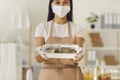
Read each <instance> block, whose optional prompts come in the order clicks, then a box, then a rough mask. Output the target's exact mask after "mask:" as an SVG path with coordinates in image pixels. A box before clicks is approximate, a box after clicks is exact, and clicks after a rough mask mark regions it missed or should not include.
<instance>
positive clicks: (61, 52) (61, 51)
mask: <svg viewBox="0 0 120 80" xmlns="http://www.w3.org/2000/svg"><path fill="white" fill-rule="evenodd" d="M78 48H79V46H77V45H74V44H45V45H43V51H44V52H46V55H47V57H48V58H74V56H75V53H76V52H77V49H78ZM81 50H82V48H81Z"/></svg>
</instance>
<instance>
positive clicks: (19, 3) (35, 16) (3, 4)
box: [0, 0, 120, 80]
mask: <svg viewBox="0 0 120 80" xmlns="http://www.w3.org/2000/svg"><path fill="white" fill-rule="evenodd" d="M48 3H49V0H0V44H3V43H4V42H5V44H6V43H14V44H17V43H18V42H20V41H21V40H22V44H20V46H21V51H20V53H19V56H21V57H22V58H21V59H20V61H21V64H22V67H21V69H22V72H23V74H22V79H23V80H26V71H27V70H28V68H29V66H31V67H32V71H33V80H38V75H39V70H40V64H39V63H37V62H36V61H35V59H34V53H35V40H34V33H35V28H36V26H37V25H38V24H39V23H40V22H45V21H47V14H48ZM119 3H120V0H73V22H74V23H76V24H78V25H80V26H81V27H83V28H84V29H85V32H86V36H85V37H86V44H85V54H86V56H85V57H84V59H83V60H82V61H81V62H80V64H79V65H80V66H81V67H83V68H84V67H86V66H93V65H95V64H96V58H97V59H99V60H100V61H102V60H104V61H105V63H106V66H107V68H108V67H109V70H108V71H109V72H110V71H111V69H112V70H113V69H116V70H114V72H115V71H117V72H116V73H115V74H117V75H119V74H120V72H119V71H120V66H119V64H120V5H119ZM19 38H20V40H19V41H18V39H19ZM0 49H2V48H0ZM1 51H2V50H1ZM18 52H19V51H18V49H17V50H16V53H18ZM1 54H2V52H1ZM16 56H18V55H16ZM1 59H2V57H1V56H0V61H1V62H2V60H1ZM19 63H20V62H19ZM1 65H2V64H1ZM112 72H113V71H112ZM17 74H18V73H17ZM112 75H113V76H112V77H113V80H115V79H116V80H120V77H119V76H116V75H114V74H112ZM17 80H20V79H17Z"/></svg>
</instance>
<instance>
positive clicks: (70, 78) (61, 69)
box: [39, 22, 83, 80]
mask: <svg viewBox="0 0 120 80" xmlns="http://www.w3.org/2000/svg"><path fill="white" fill-rule="evenodd" d="M53 24H54V22H52V24H51V28H50V37H49V38H48V40H47V41H46V43H49V44H75V40H74V39H73V38H72V35H71V28H70V23H68V34H69V37H64V38H60V37H53V36H52V33H53ZM39 80H83V77H82V73H81V69H80V68H79V67H78V66H77V63H74V62H73V60H72V59H49V60H46V61H44V62H43V65H42V68H41V71H40V76H39Z"/></svg>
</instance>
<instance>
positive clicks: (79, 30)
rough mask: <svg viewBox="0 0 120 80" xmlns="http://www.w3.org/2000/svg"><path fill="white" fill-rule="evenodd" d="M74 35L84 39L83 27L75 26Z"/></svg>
mask: <svg viewBox="0 0 120 80" xmlns="http://www.w3.org/2000/svg"><path fill="white" fill-rule="evenodd" d="M75 36H76V37H82V38H84V39H85V30H84V28H83V27H80V26H76V29H75Z"/></svg>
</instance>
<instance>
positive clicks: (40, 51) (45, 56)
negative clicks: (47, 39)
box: [36, 46, 48, 60]
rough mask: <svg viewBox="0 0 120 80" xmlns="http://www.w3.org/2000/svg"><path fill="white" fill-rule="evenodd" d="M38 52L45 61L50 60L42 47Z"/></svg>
mask: <svg viewBox="0 0 120 80" xmlns="http://www.w3.org/2000/svg"><path fill="white" fill-rule="evenodd" d="M36 51H37V52H38V54H39V55H40V56H41V57H42V58H43V59H45V60H47V59H48V57H47V55H46V53H45V52H44V51H43V50H42V46H39V47H37V48H36Z"/></svg>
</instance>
